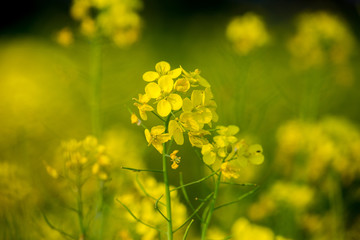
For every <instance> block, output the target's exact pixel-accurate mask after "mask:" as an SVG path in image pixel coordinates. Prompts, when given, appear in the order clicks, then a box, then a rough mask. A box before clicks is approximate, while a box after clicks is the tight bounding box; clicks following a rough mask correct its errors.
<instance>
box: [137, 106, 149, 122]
mask: <svg viewBox="0 0 360 240" xmlns="http://www.w3.org/2000/svg"><path fill="white" fill-rule="evenodd" d="M139 114H140V117H141V119H142V120H144V121H146V120H147V114H146V111H142V110H141V109H139Z"/></svg>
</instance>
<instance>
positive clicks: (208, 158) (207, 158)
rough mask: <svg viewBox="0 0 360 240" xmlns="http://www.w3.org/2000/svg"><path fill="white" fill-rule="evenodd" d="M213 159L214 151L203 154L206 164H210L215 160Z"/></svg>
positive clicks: (214, 157) (214, 156)
mask: <svg viewBox="0 0 360 240" xmlns="http://www.w3.org/2000/svg"><path fill="white" fill-rule="evenodd" d="M215 160H216V153H214V152H210V153H208V154H205V155H204V156H203V161H204V163H205V164H207V165H212V164H213V163H214V162H215Z"/></svg>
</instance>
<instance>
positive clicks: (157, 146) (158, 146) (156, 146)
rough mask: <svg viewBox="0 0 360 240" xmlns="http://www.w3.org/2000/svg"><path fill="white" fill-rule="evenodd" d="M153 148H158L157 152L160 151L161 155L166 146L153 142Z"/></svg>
mask: <svg viewBox="0 0 360 240" xmlns="http://www.w3.org/2000/svg"><path fill="white" fill-rule="evenodd" d="M153 146H154V148H156V150H158V151H159V153H161V154H162V153H163V149H164V146H163V145H162V143H157V142H153Z"/></svg>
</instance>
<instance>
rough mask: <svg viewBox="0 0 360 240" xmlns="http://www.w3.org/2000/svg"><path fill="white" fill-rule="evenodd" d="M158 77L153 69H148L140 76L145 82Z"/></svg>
mask: <svg viewBox="0 0 360 240" xmlns="http://www.w3.org/2000/svg"><path fill="white" fill-rule="evenodd" d="M159 77H160V75H159V73H157V72H154V71H148V72H146V73H144V74H143V76H142V78H143V79H144V81H146V82H153V81H155V80H156V79H158V78H159Z"/></svg>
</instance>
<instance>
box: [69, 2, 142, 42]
mask: <svg viewBox="0 0 360 240" xmlns="http://www.w3.org/2000/svg"><path fill="white" fill-rule="evenodd" d="M141 7H142V4H141V2H140V1H138V0H73V4H72V7H71V16H72V17H73V18H74V19H75V20H77V21H79V22H80V31H81V33H82V34H84V35H85V36H87V37H94V36H95V35H96V34H101V35H103V36H106V37H108V38H109V39H111V40H113V42H114V43H115V44H116V45H118V46H119V47H126V46H129V45H131V44H133V43H134V42H136V41H137V40H138V38H139V32H140V28H141V19H140V17H139V15H138V13H137V11H138V10H140V9H141Z"/></svg>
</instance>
